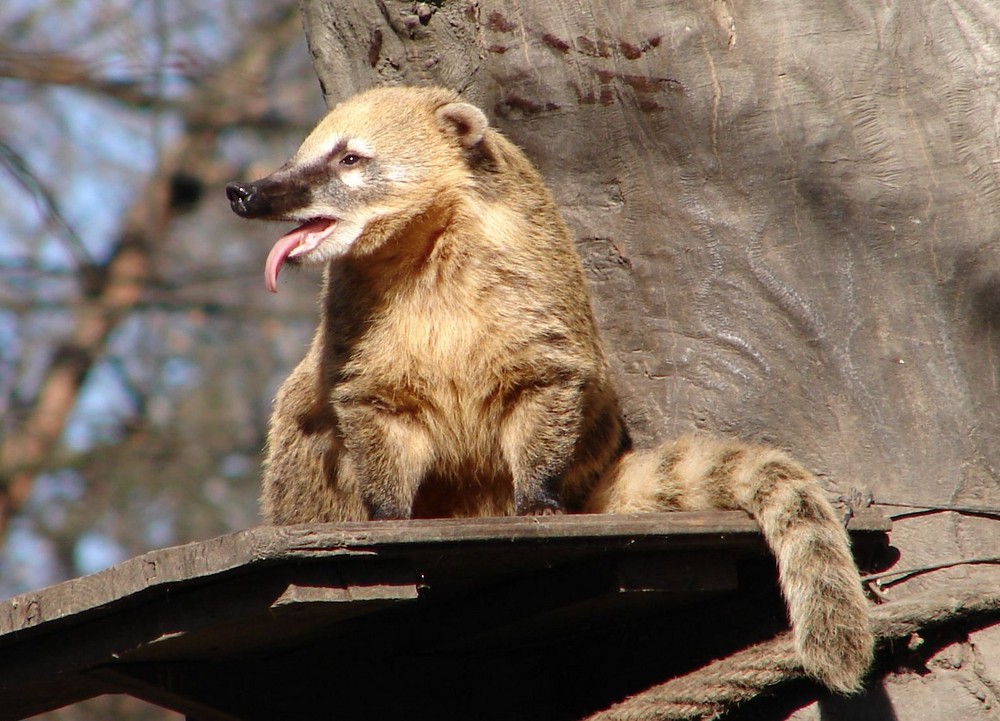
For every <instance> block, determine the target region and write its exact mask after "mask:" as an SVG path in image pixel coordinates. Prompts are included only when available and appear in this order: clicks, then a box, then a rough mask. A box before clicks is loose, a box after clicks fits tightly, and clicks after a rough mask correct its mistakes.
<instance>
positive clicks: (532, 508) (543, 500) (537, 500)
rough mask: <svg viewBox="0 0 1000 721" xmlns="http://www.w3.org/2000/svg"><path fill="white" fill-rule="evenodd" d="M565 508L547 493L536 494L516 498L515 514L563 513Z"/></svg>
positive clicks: (553, 514) (547, 514) (544, 514)
mask: <svg viewBox="0 0 1000 721" xmlns="http://www.w3.org/2000/svg"><path fill="white" fill-rule="evenodd" d="M565 512H566V509H565V508H563V505H562V504H561V503H560V502H559V501H557V500H556V499H555V498H553V497H552V496H549V495H544V494H542V495H538V496H533V497H525V498H518V499H517V515H519V516H555V515H559V514H562V513H565Z"/></svg>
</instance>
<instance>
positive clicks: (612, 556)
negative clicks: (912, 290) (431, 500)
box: [0, 511, 889, 721]
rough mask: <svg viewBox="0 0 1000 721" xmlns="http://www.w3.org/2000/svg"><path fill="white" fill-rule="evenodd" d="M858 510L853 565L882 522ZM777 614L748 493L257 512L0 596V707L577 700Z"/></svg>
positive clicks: (272, 708) (361, 710)
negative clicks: (532, 505) (720, 500)
mask: <svg viewBox="0 0 1000 721" xmlns="http://www.w3.org/2000/svg"><path fill="white" fill-rule="evenodd" d="M849 529H850V531H851V534H852V538H853V541H854V546H855V553H856V555H857V556H858V557H859V561H860V562H861V563H862V564H863V565H865V557H866V556H869V555H871V554H873V553H877V552H878V549H879V548H881V547H884V545H885V532H886V531H888V530H889V522H888V521H887V520H886V519H885V518H884V517H883V516H882V515H880V514H878V513H877V512H875V511H865V512H863V513H861V514H859V515H858V516H857V517H856V518H855V519H853V520H852V521H851V524H850V526H849ZM783 626H784V618H783V606H782V603H781V600H780V598H779V597H778V596H777V592H776V586H775V579H774V571H773V561H772V560H771V558H770V556H769V555H768V553H767V550H766V548H765V547H764V545H763V541H762V539H761V537H760V534H759V532H758V530H757V525H756V523H755V522H754V521H753V520H752V519H750V518H749V517H748V516H746V515H745V514H743V513H740V512H718V513H669V514H642V515H630V516H626V515H622V516H599V515H590V516H586V515H581V516H552V517H544V518H490V519H475V520H433V521H398V522H397V521H391V522H379V523H371V524H338V525H316V526H289V527H277V528H255V529H251V530H247V531H242V532H239V533H234V534H231V535H227V536H222V537H220V538H215V539H212V540H209V541H204V542H201V543H192V544H188V545H184V546H178V547H175V548H167V549H163V550H158V551H153V552H151V553H147V554H145V555H143V556H139V557H137V558H133V559H130V560H128V561H126V562H124V563H122V564H119V565H118V566H115V567H113V568H110V569H107V570H106V571H102V572H101V573H97V574H94V575H91V576H86V577H83V578H77V579H73V580H71V581H67V582H65V583H61V584H59V585H56V586H52V587H49V588H45V589H42V590H40V591H36V592H32V593H28V594H24V595H21V596H17V597H15V598H12V599H10V600H8V601H5V602H3V603H2V604H0V721H7V720H9V719H22V718H26V717H28V716H31V715H34V714H37V713H40V712H42V711H45V710H49V709H53V708H58V707H60V706H64V705H66V704H69V703H73V702H76V701H79V700H82V699H85V698H89V697H92V696H95V695H100V694H104V693H129V694H132V695H134V696H137V697H140V698H143V699H146V700H148V701H151V702H153V703H156V704H159V705H162V706H165V707H168V708H171V709H175V710H177V711H179V712H181V713H184V714H186V715H187V717H188V718H190V719H198V720H199V721H217V720H219V721H221V720H232V719H286V718H287V719H293V718H294V719H312V718H335V719H338V720H339V719H382V718H397V717H405V718H409V719H414V718H416V719H419V718H434V719H442V720H447V719H487V720H488V719H505V720H507V719H536V718H537V719H546V721H553V720H558V719H576V718H580V717H581V716H583V715H585V714H586V713H588V712H589V711H592V710H594V709H597V708H602V707H604V706H606V705H607V704H609V703H611V702H613V701H615V700H617V699H618V698H620V697H622V696H623V695H625V694H627V693H630V692H632V691H636V690H639V689H641V688H645V687H646V686H647V685H649V684H651V683H654V682H656V681H660V680H663V679H664V678H667V677H668V676H670V675H673V674H675V673H678V672H681V671H684V670H687V669H688V668H692V667H694V666H697V665H700V664H701V663H703V662H704V661H706V660H708V659H710V658H712V657H714V656H717V655H723V654H725V653H728V652H729V651H730V650H733V649H735V648H739V647H741V646H743V645H745V644H746V643H749V642H752V641H754V640H758V639H760V638H766V637H768V636H770V635H772V634H773V633H774V632H775V631H776V630H778V629H780V628H782V627H783Z"/></svg>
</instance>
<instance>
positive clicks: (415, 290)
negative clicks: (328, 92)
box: [227, 87, 873, 692]
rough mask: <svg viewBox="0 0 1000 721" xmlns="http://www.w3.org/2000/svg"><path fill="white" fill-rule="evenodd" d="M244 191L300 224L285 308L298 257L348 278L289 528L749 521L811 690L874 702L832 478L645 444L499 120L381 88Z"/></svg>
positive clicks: (318, 360)
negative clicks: (639, 514)
mask: <svg viewBox="0 0 1000 721" xmlns="http://www.w3.org/2000/svg"><path fill="white" fill-rule="evenodd" d="M227 196H228V197H229V200H230V202H231V205H232V208H233V210H234V211H235V212H236V213H238V214H239V215H241V216H243V217H246V218H258V219H265V220H281V221H294V222H297V223H301V225H300V226H299V227H298V228H296V229H295V230H293V231H292V232H290V233H288V234H287V235H285V236H283V237H282V238H281V239H280V240H279V241H278V242H277V243H276V244H275V246H274V249H273V250H272V251H271V253H270V255H269V256H268V259H267V263H266V265H265V283H266V285H267V287H268V288H269V289H270V290H272V291H273V290H275V287H276V283H277V277H278V272H279V271H280V269H281V267H282V266H283V265H284V264H285V263H286V262H296V263H310V264H323V265H325V267H326V270H325V276H324V282H323V291H322V298H321V305H320V323H319V328H318V330H317V332H316V335H315V337H314V339H313V342H312V345H311V346H310V348H309V351H308V353H307V354H306V356H305V358H304V359H303V361H302V362H301V363H300V364H299V365H298V367H297V368H295V370H294V371H293V372H292V374H291V376H289V378H288V379H287V380H286V381H285V382H284V384H283V385H282V386H281V389H280V391H279V393H278V397H277V400H276V402H275V407H274V413H273V416H272V418H271V424H270V431H269V436H268V442H267V452H266V460H265V467H264V479H263V496H262V510H263V515H264V518H265V520H266V521H267V522H269V523H273V524H286V523H308V522H327V521H364V520H374V519H401V518H428V517H442V516H491V515H509V514H536V513H552V512H570V513H621V512H636V511H669V510H707V509H742V510H744V511H747V512H749V513H751V514H752V515H753V516H754V518H756V519H757V521H758V522H759V524H760V526H761V529H762V531H763V535H764V537H765V539H766V541H767V543H768V545H769V547H770V548H771V550H772V551H773V553H774V555H775V557H776V558H777V562H778V566H779V572H780V580H781V587H782V590H783V593H784V596H785V599H786V602H787V604H788V608H789V614H790V617H791V622H792V627H793V631H794V636H795V642H796V646H797V649H798V652H799V654H800V656H801V660H802V664H803V667H804V668H805V670H806V672H807V673H808V674H810V675H811V676H813V677H814V678H816V679H818V680H819V681H821V682H822V683H824V684H826V685H827V686H828V687H829V688H831V689H833V690H835V691H840V692H853V691H856V690H858V689H859V687H860V685H861V681H862V677H863V675H864V673H865V671H866V669H867V668H868V666H869V663H870V661H871V658H872V647H873V637H872V633H871V630H870V628H869V621H868V607H867V603H866V600H865V597H864V594H863V593H862V589H861V585H860V582H859V577H858V572H857V569H856V567H855V565H854V561H853V558H852V556H851V552H850V548H849V539H848V537H847V534H846V532H845V530H844V528H843V526H842V524H841V522H840V521H839V520H838V516H837V514H836V513H835V512H834V510H833V508H832V507H831V505H830V503H829V502H828V501H827V499H826V498H825V496H824V493H823V492H822V490H821V488H820V486H819V485H818V483H817V482H816V480H815V478H814V477H813V475H812V474H811V473H809V472H808V471H807V470H806V469H805V468H803V467H802V466H801V465H800V464H799V463H797V462H795V461H794V460H792V459H791V458H789V457H788V456H787V455H786V454H785V453H783V452H781V451H779V450H776V449H773V448H766V447H759V446H751V445H746V444H743V443H738V442H734V441H723V440H715V439H711V438H707V437H701V436H692V437H685V438H681V439H680V440H676V441H671V442H667V443H664V444H663V445H662V446H660V447H659V448H656V449H655V450H645V451H640V450H635V449H633V448H632V443H631V440H630V438H629V434H628V431H627V429H626V428H625V424H624V422H623V417H622V412H621V409H620V407H619V401H618V397H617V395H616V392H615V388H614V385H613V383H612V379H611V374H610V372H609V368H608V362H607V360H606V358H605V355H604V351H603V349H602V347H601V342H600V339H599V336H598V332H597V328H596V325H595V322H594V317H593V313H592V311H591V306H590V299H589V295H588V292H587V289H586V285H585V280H584V274H583V270H582V267H581V263H580V259H579V256H578V255H577V253H576V250H575V248H574V244H573V240H572V237H571V235H570V232H569V230H568V229H567V227H566V225H565V223H564V222H563V220H562V218H561V217H560V214H559V212H558V211H557V209H556V206H555V203H554V202H553V200H552V197H551V195H550V194H549V191H548V190H547V188H546V186H545V184H544V182H543V181H542V179H541V177H540V176H539V174H538V172H537V171H536V170H535V168H534V167H533V165H532V164H531V162H530V161H529V160H528V159H527V157H526V156H525V155H524V153H523V152H521V150H519V149H518V148H517V147H516V146H515V145H513V144H512V143H511V142H510V141H508V140H507V139H506V138H505V137H504V136H503V135H501V134H500V133H499V132H497V131H496V130H495V129H493V128H491V127H490V126H489V123H488V122H487V119H486V116H485V115H484V114H483V112H482V111H480V110H479V109H478V108H476V107H474V106H472V105H469V104H467V103H464V102H462V101H461V100H460V99H459V97H458V96H457V95H456V94H455V93H453V92H451V91H448V90H444V89H440V88H409V87H394V88H379V89H374V90H369V91H367V92H364V93H362V94H360V95H357V96H355V97H353V98H351V99H349V100H347V101H345V102H342V103H341V104H339V105H337V106H336V107H335V108H334V109H333V110H332V111H330V113H329V114H328V115H327V116H326V117H325V118H324V119H323V120H322V121H321V122H320V123H319V125H318V126H317V127H316V129H315V130H313V131H312V133H311V134H310V135H309V136H308V137H307V138H306V140H305V141H304V142H303V144H302V146H301V147H300V148H299V150H298V151H297V152H296V153H295V155H294V156H293V157H292V158H291V160H289V161H288V162H287V163H286V164H285V165H284V166H282V167H281V168H280V169H278V170H277V171H276V172H275V173H273V174H272V175H269V176H267V177H266V178H263V179H261V180H258V181H255V182H252V183H232V184H230V185H229V186H228V187H227Z"/></svg>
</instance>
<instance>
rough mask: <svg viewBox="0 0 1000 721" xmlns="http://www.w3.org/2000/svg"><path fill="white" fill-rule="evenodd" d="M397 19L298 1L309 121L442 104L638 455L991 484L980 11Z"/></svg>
mask: <svg viewBox="0 0 1000 721" xmlns="http://www.w3.org/2000/svg"><path fill="white" fill-rule="evenodd" d="M417 7H418V8H419V7H420V6H419V5H418V6H417ZM423 7H424V8H426V9H428V10H433V8H431V7H430V6H428V5H424V6H423ZM413 8H414V6H413V4H412V3H409V2H393V1H392V0H383V1H379V2H375V3H362V4H358V5H357V6H355V5H354V4H351V3H346V2H342V1H340V0H328V1H327V2H308V3H303V4H302V11H303V15H304V20H305V26H306V30H307V35H308V36H309V42H310V49H311V52H312V54H313V58H314V61H315V66H316V69H317V72H318V74H319V76H320V82H321V85H322V87H323V89H324V91H325V93H326V98H327V101H328V103H330V104H333V103H336V101H337V100H339V99H341V98H344V97H346V96H348V95H350V94H352V93H354V92H356V91H358V90H360V89H363V88H365V87H368V86H371V85H376V84H382V83H404V82H405V83H438V84H443V85H447V86H451V87H454V88H457V89H458V90H460V91H461V92H463V94H464V95H465V96H466V97H467V98H468V99H470V100H471V101H472V102H475V103H478V104H479V105H481V106H482V107H484V108H485V109H486V110H487V112H488V113H489V115H490V116H491V118H492V120H493V121H494V123H495V124H496V125H498V126H499V127H500V128H501V129H503V130H504V131H505V132H506V133H507V134H508V135H509V136H510V137H512V138H513V139H514V140H515V141H516V142H517V143H519V144H520V145H521V146H522V147H524V148H525V150H526V151H527V152H528V153H529V155H530V156H531V157H532V158H533V159H534V161H535V162H536V163H537V164H538V165H539V167H540V168H541V170H542V171H543V173H544V175H545V177H546V178H547V180H548V182H549V183H550V184H551V186H552V188H553V189H554V192H555V195H556V197H557V200H558V202H559V204H560V206H561V208H562V211H563V212H564V213H565V215H566V217H567V219H568V220H569V222H570V224H571V225H572V227H573V229H574V230H575V232H576V235H577V240H578V243H579V248H580V251H581V253H582V254H583V256H584V259H585V262H586V265H587V267H588V270H589V273H590V281H591V286H592V289H593V294H594V303H595V306H596V309H597V312H598V315H599V318H600V321H601V325H602V327H603V331H604V336H605V342H606V345H607V346H608V349H609V351H610V353H611V355H612V356H613V357H614V359H615V361H616V364H617V368H618V371H619V375H620V378H621V386H622V388H623V391H624V393H625V395H626V396H627V405H628V407H629V409H630V415H631V418H632V421H633V427H635V428H636V429H637V430H638V431H639V434H640V436H641V437H642V438H643V439H645V440H647V441H649V440H653V439H655V438H657V437H660V436H662V435H665V434H670V435H674V434H677V433H680V432H683V431H687V430H691V429H692V428H696V427H697V428H705V429H708V430H711V431H713V432H717V433H722V434H733V435H738V436H742V437H748V438H750V439H756V440H766V441H770V442H774V443H777V444H778V445H781V446H786V447H789V448H791V449H793V450H794V451H795V452H796V453H797V454H798V455H799V456H800V457H802V458H804V459H805V460H806V461H807V462H809V463H810V464H812V466H813V467H814V468H815V469H816V470H818V471H820V472H821V474H822V475H824V476H828V477H829V478H830V479H831V480H832V481H833V484H834V485H835V486H836V487H838V488H842V489H846V488H848V487H851V486H865V487H871V488H872V490H874V491H876V495H877V496H882V497H883V498H887V499H897V498H898V499H907V500H911V501H917V502H926V503H928V504H933V503H934V502H936V501H944V500H946V499H951V500H955V497H956V496H963V495H965V496H970V497H971V496H975V495H976V493H975V491H974V490H973V489H974V488H980V489H981V488H982V487H983V485H984V484H987V485H989V486H991V487H993V486H995V485H996V482H997V479H998V473H997V468H996V460H997V458H998V451H1000V415H998V405H997V403H996V386H997V383H998V381H1000V371H998V367H997V358H998V356H1000V337H998V335H997V333H996V331H995V330H994V329H993V325H994V324H995V323H996V321H997V311H998V310H1000V257H998V253H997V251H996V249H997V245H996V230H995V228H996V227H997V215H998V211H997V204H996V202H995V201H996V199H997V198H998V197H1000V196H998V190H1000V183H998V180H1000V177H998V167H1000V166H998V165H997V163H996V158H997V157H998V154H1000V144H998V142H997V133H996V127H995V120H994V118H995V117H997V116H998V110H1000V108H998V100H997V99H998V97H1000V94H998V93H997V90H998V84H1000V83H998V77H997V74H998V71H997V69H996V68H997V67H1000V65H997V64H994V63H992V62H991V58H995V56H997V55H1000V50H998V48H997V44H996V40H997V34H996V30H995V28H996V26H997V22H995V21H997V20H1000V12H997V11H993V10H984V9H982V7H980V6H976V5H975V4H973V3H967V4H966V3H957V4H956V3H950V4H947V5H946V4H943V3H922V4H917V5H905V6H900V7H893V8H891V9H888V10H887V9H885V8H883V7H882V6H881V5H880V4H877V3H868V2H835V3H832V4H831V3H829V2H820V1H819V0H814V1H813V2H782V3H778V4H768V5H767V6H766V7H764V6H759V7H758V6H755V5H745V4H731V3H728V2H702V1H697V0H690V1H688V2H680V3H674V2H671V3H666V2H662V3H661V2H656V3H645V4H641V6H640V7H633V4H632V3H618V2H613V1H611V0H590V1H589V2H572V3H570V2H552V3H521V2H513V1H508V2H502V1H499V0H487V1H484V2H478V3H467V2H454V3H453V2H448V3H444V4H442V5H441V7H440V8H437V9H436V10H435V11H434V12H433V14H430V15H429V17H428V16H427V15H426V12H425V13H424V18H425V20H427V23H426V25H424V24H422V23H421V20H420V16H419V15H417V14H415V13H414V12H412V10H413ZM977 8H978V9H977ZM979 500H980V501H981V500H982V498H981V497H980V498H979ZM998 500H1000V499H998Z"/></svg>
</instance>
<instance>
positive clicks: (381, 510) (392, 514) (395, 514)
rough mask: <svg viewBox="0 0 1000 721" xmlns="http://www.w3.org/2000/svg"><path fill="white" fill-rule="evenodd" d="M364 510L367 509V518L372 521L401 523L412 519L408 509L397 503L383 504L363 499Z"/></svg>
mask: <svg viewBox="0 0 1000 721" xmlns="http://www.w3.org/2000/svg"><path fill="white" fill-rule="evenodd" d="M365 508H367V509H368V518H370V519H371V520H373V521H402V520H406V519H408V518H412V517H413V511H412V509H410V508H404V507H403V506H402V505H401V504H398V503H385V502H379V501H374V500H372V499H370V498H366V499H365Z"/></svg>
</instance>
